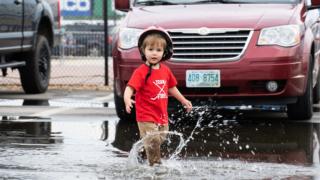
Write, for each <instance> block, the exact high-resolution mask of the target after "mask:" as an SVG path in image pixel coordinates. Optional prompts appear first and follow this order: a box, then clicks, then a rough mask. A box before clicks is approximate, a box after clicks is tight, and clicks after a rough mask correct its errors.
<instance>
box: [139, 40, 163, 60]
mask: <svg viewBox="0 0 320 180" xmlns="http://www.w3.org/2000/svg"><path fill="white" fill-rule="evenodd" d="M163 53H164V48H163V46H161V45H160V44H155V45H147V46H146V48H145V49H144V54H145V56H146V59H147V62H148V63H149V64H157V63H158V62H160V61H161V59H162V56H163Z"/></svg>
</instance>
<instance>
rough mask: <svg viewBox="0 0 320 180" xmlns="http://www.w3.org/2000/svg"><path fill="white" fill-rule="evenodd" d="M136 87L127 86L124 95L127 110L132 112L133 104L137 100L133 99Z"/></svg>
mask: <svg viewBox="0 0 320 180" xmlns="http://www.w3.org/2000/svg"><path fill="white" fill-rule="evenodd" d="M133 92H134V89H133V88H132V87H130V86H127V87H126V89H125V90H124V95H123V100H124V104H125V106H126V112H127V113H129V114H130V113H131V108H133V105H132V104H134V103H135V102H134V100H132V99H131V97H132V95H133Z"/></svg>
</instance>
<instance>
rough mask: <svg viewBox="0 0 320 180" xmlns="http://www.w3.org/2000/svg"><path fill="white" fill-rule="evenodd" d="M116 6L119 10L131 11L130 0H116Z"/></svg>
mask: <svg viewBox="0 0 320 180" xmlns="http://www.w3.org/2000/svg"><path fill="white" fill-rule="evenodd" d="M114 5H115V8H116V9H117V10H119V11H125V12H127V11H129V9H130V0H115V4H114Z"/></svg>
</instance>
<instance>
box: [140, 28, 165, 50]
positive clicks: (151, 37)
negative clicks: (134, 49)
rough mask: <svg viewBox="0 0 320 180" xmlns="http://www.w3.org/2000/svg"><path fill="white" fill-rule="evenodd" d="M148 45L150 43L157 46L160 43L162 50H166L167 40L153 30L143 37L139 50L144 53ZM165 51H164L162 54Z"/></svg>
mask: <svg viewBox="0 0 320 180" xmlns="http://www.w3.org/2000/svg"><path fill="white" fill-rule="evenodd" d="M148 45H150V46H159V45H160V46H162V47H163V50H166V46H167V41H166V39H165V38H164V37H163V36H162V35H161V34H159V33H156V32H154V33H151V34H148V35H147V36H146V37H145V38H144V40H143V42H142V44H141V46H140V52H143V53H144V50H145V48H146V47H147V46H148ZM165 53H166V52H164V54H165Z"/></svg>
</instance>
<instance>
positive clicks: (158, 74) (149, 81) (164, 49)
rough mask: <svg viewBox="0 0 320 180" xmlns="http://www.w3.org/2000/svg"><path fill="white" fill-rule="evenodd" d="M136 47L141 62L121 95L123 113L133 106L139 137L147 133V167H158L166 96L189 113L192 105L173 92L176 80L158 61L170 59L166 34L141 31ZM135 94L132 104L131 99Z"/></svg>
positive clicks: (165, 126) (164, 129) (165, 122)
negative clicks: (122, 96) (122, 95)
mask: <svg viewBox="0 0 320 180" xmlns="http://www.w3.org/2000/svg"><path fill="white" fill-rule="evenodd" d="M138 48H139V51H140V54H141V57H142V60H143V61H144V62H145V63H144V64H142V65H140V66H139V67H138V68H137V69H136V70H135V71H134V73H133V75H132V77H131V78H130V80H129V82H128V84H127V87H126V89H125V92H124V102H125V107H126V112H127V113H131V108H132V107H133V104H134V103H135V106H136V120H137V123H138V127H139V132H140V137H141V138H143V137H145V136H146V135H147V134H150V133H155V135H151V136H150V137H149V136H147V137H146V139H145V141H144V148H145V150H146V154H147V158H148V161H149V165H150V166H153V165H154V164H156V163H157V164H161V160H160V159H161V156H160V145H161V143H162V142H163V140H164V138H165V135H160V134H159V132H161V131H168V129H169V127H168V112H167V106H168V93H170V94H171V95H172V96H173V97H175V98H176V99H177V100H178V101H179V102H180V103H181V104H182V105H183V106H184V107H185V108H186V110H187V112H189V111H191V109H192V104H191V102H190V101H189V100H187V99H186V98H185V97H184V96H183V95H182V94H181V93H180V92H179V90H178V89H177V87H176V85H177V80H176V79H175V77H174V76H173V74H172V72H171V70H170V69H169V68H168V67H167V66H166V65H164V64H162V63H161V61H165V60H168V59H170V57H171V56H172V52H173V50H172V42H171V39H170V37H169V35H168V34H167V33H166V32H165V31H164V30H162V29H161V28H156V27H150V28H148V29H147V30H146V31H144V32H143V33H142V34H141V35H140V37H139V40H138ZM134 91H135V92H136V95H135V101H134V100H132V99H131V97H132V95H133V93H134ZM157 132H158V133H157Z"/></svg>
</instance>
